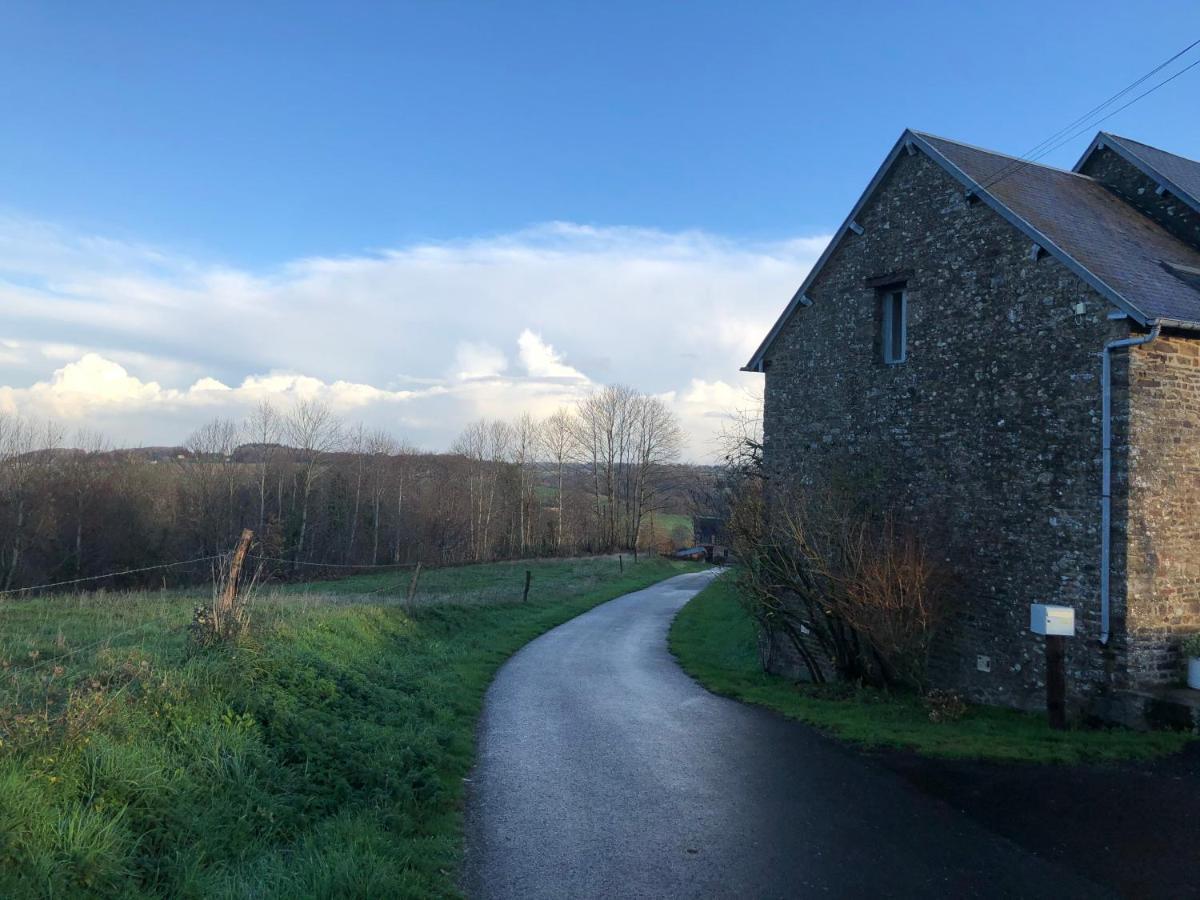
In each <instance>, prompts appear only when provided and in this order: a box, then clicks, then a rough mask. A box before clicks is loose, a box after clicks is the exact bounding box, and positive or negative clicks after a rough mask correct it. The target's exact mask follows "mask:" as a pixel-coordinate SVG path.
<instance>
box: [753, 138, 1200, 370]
mask: <svg viewBox="0 0 1200 900" xmlns="http://www.w3.org/2000/svg"><path fill="white" fill-rule="evenodd" d="M1097 140H1099V138H1098V139H1097ZM1142 146H1144V145H1142ZM904 152H909V153H913V152H924V153H925V154H926V155H927V156H929V158H930V159H932V160H933V161H934V162H936V163H938V165H940V166H941V167H942V168H944V169H945V170H946V171H947V172H948V173H949V174H950V175H951V176H953V177H954V178H956V179H957V180H958V181H959V182H960V183H961V184H962V185H963V188H964V190H965V191H968V192H970V193H972V194H973V195H974V196H976V197H977V198H978V199H979V200H980V201H982V202H984V203H986V204H987V205H988V206H990V207H991V208H992V209H994V210H995V211H996V212H997V213H999V214H1000V215H1001V216H1002V217H1004V218H1005V219H1007V220H1008V221H1009V222H1010V223H1012V224H1013V225H1014V226H1015V227H1016V228H1018V229H1019V230H1021V231H1023V232H1024V233H1025V234H1026V235H1027V236H1028V237H1029V238H1030V241H1031V242H1033V243H1037V244H1038V245H1039V246H1041V247H1042V249H1044V250H1045V251H1046V252H1047V253H1048V254H1050V255H1051V256H1053V257H1055V258H1056V259H1058V261H1059V262H1061V263H1063V264H1064V265H1065V266H1067V268H1069V269H1071V270H1072V271H1073V272H1075V274H1077V275H1078V276H1079V277H1080V278H1081V279H1083V280H1084V281H1085V282H1087V283H1088V284H1090V285H1091V286H1092V287H1093V288H1095V289H1096V290H1097V291H1098V292H1099V293H1100V294H1101V295H1102V296H1104V297H1106V298H1107V299H1108V300H1110V301H1111V302H1112V303H1113V304H1114V305H1115V306H1117V307H1118V308H1119V309H1121V310H1123V311H1125V312H1126V313H1128V314H1129V315H1130V316H1131V317H1132V318H1133V319H1135V320H1136V321H1137V322H1139V323H1140V324H1142V325H1146V326H1150V325H1154V324H1160V325H1164V326H1168V327H1176V328H1184V329H1189V330H1196V331H1200V285H1197V284H1196V282H1195V280H1194V279H1190V278H1188V279H1186V280H1185V278H1183V277H1181V276H1180V274H1179V273H1180V271H1181V270H1183V271H1187V270H1200V251H1197V250H1196V249H1193V248H1192V247H1190V246H1189V245H1188V244H1185V243H1184V242H1183V241H1180V240H1179V239H1178V238H1176V237H1174V236H1172V235H1171V234H1170V233H1169V232H1167V231H1166V230H1165V229H1163V228H1162V227H1160V226H1159V225H1157V224H1156V223H1155V222H1154V221H1153V220H1151V219H1150V218H1149V217H1147V216H1144V215H1143V214H1142V213H1140V212H1138V211H1137V210H1136V209H1134V208H1133V207H1132V206H1129V205H1127V204H1126V203H1124V202H1122V201H1121V200H1119V199H1117V198H1116V196H1114V195H1113V194H1112V193H1111V192H1110V191H1108V190H1107V189H1105V188H1104V187H1103V186H1102V185H1101V184H1100V182H1098V181H1096V180H1095V179H1093V178H1089V177H1088V176H1086V175H1081V174H1078V173H1075V172H1069V171H1066V170H1064V169H1056V168H1052V167H1050V166H1043V165H1039V164H1036V163H1032V164H1030V163H1022V162H1021V161H1020V160H1016V159H1014V158H1013V157H1011V156H1006V155H1004V154H1001V153H995V152H992V151H990V150H984V149H982V148H979V147H973V146H971V145H969V144H963V143H960V142H958V141H952V140H948V139H947V138H942V137H937V136H935V135H931V134H925V133H922V132H917V131H911V130H906V131H905V132H904V133H903V134H902V135H901V136H900V139H899V140H898V141H897V142H896V144H895V146H894V147H893V148H892V152H891V153H890V154H889V155H888V157H887V159H886V160H885V161H884V163H883V165H882V166H881V167H880V168H879V171H878V172H876V173H875V177H874V178H873V179H872V180H871V183H870V184H869V185H868V186H867V189H866V191H864V192H863V195H862V196H861V197H860V198H859V200H858V202H857V203H856V204H855V206H854V208H853V209H852V210H851V212H850V215H849V216H848V217H847V218H846V221H845V222H844V223H843V224H842V227H841V228H839V229H838V231H837V232H836V233H835V235H834V238H833V240H832V241H830V243H829V246H828V247H827V248H826V249H825V252H824V253H823V254H822V255H821V258H820V259H818V260H817V263H816V265H814V266H813V268H812V270H811V271H810V272H809V275H808V277H807V278H806V279H805V281H804V284H802V285H801V286H800V289H799V290H798V291H796V294H795V296H793V297H792V300H791V302H790V303H789V304H788V307H787V308H786V309H785V310H784V312H783V315H781V316H780V318H779V320H778V321H777V322H776V323H775V326H774V327H773V328H772V329H771V332H770V333H769V334H768V335H767V337H766V339H765V340H764V341H763V342H762V344H761V345H760V346H759V348H758V350H756V351H755V353H754V356H753V357H751V359H750V362H749V363H747V364H746V366H745V369H746V370H747V371H762V363H763V358H764V355H765V354H766V352H767V350H768V349H769V348H770V345H771V344H772V343H773V342H774V340H775V337H776V336H777V335H778V333H779V332H780V330H781V329H782V328H783V325H784V323H785V322H786V321H787V320H788V319H789V318H790V317H791V315H792V312H793V311H794V310H795V309H796V307H797V306H798V305H801V303H804V304H805V305H807V302H806V291H807V290H808V288H809V286H810V285H811V284H812V283H813V282H814V281H815V280H816V277H817V274H818V273H819V272H820V271H821V268H822V267H823V266H824V264H825V263H826V262H827V261H828V259H829V258H830V257H831V256H832V255H833V251H834V249H835V248H836V247H837V246H838V245H839V244H840V243H841V241H842V240H844V239H845V237H846V235H847V234H848V233H851V229H852V226H853V227H857V225H856V223H855V221H854V220H855V216H856V215H857V214H858V212H859V211H860V210H861V209H862V208H863V207H864V206H865V205H866V204H867V203H868V202H869V201H870V199H871V197H872V196H873V195H874V193H875V191H876V189H877V188H878V187H879V185H880V184H881V183H882V182H883V179H884V177H885V176H886V175H887V173H888V171H889V170H890V169H891V167H892V165H893V164H894V163H895V161H896V160H897V159H898V158H899V156H900V154H901V153H904ZM1160 152H1161V151H1160ZM1164 155H1166V156H1172V154H1164ZM1173 158H1174V159H1177V160H1181V161H1182V162H1184V163H1188V162H1190V161H1188V160H1184V159H1183V157H1173ZM1191 165H1193V166H1196V167H1197V173H1198V174H1200V164H1196V163H1191ZM1184 174H1186V173H1184ZM1172 267H1174V272H1173V271H1172Z"/></svg>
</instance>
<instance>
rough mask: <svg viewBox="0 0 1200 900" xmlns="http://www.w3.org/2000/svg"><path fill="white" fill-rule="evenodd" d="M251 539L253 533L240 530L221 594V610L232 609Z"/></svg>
mask: <svg viewBox="0 0 1200 900" xmlns="http://www.w3.org/2000/svg"><path fill="white" fill-rule="evenodd" d="M253 538H254V532H253V531H251V530H250V529H249V528H243V529H242V536H241V537H240V538H239V539H238V543H237V547H235V548H234V551H233V559H232V560H230V562H229V578H228V579H227V580H226V582H225V590H223V591H222V592H221V609H222V610H229V609H232V608H233V601H234V599H236V597H237V588H238V580H239V579H240V578H241V577H242V565H243V564H244V563H245V561H246V551H247V550H249V549H250V541H251V540H252V539H253Z"/></svg>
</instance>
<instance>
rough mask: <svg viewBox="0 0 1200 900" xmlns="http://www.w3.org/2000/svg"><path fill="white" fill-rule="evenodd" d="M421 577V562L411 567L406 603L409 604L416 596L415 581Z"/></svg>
mask: <svg viewBox="0 0 1200 900" xmlns="http://www.w3.org/2000/svg"><path fill="white" fill-rule="evenodd" d="M420 578H421V564H420V563H417V567H416V568H415V569H413V577H412V581H410V582H409V583H408V603H409V605H410V606H411V605H412V602H413V597H415V596H417V581H418V580H419V579H420Z"/></svg>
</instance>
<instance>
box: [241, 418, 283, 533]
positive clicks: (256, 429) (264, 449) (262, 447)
mask: <svg viewBox="0 0 1200 900" xmlns="http://www.w3.org/2000/svg"><path fill="white" fill-rule="evenodd" d="M242 434H243V435H244V437H245V440H246V441H247V442H248V443H250V444H253V445H254V447H255V449H256V450H257V455H258V462H257V463H256V464H255V468H256V470H257V473H256V478H255V481H256V483H257V487H258V534H259V536H260V537H261V536H262V535H263V534H264V533H265V532H266V525H267V478H268V477H269V475H270V470H271V463H272V461H273V460H274V458H275V450H276V449H277V445H278V444H279V441H280V440H281V439H282V438H283V420H282V418H281V417H280V415H279V412H278V410H276V409H275V407H273V406H272V405H271V404H270V402H269V401H267V400H263V401H262V402H261V403H259V404H258V406H256V407H254V410H253V411H252V412H251V413H250V415H249V416H248V417H247V418H246V421H245V422H244V423H243V424H242Z"/></svg>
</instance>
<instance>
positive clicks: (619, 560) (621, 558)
mask: <svg viewBox="0 0 1200 900" xmlns="http://www.w3.org/2000/svg"><path fill="white" fill-rule="evenodd" d="M617 565H618V566H620V567H621V574H622V575H624V574H625V557H624V556H622V555H621V554H620V553H618V554H617Z"/></svg>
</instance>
